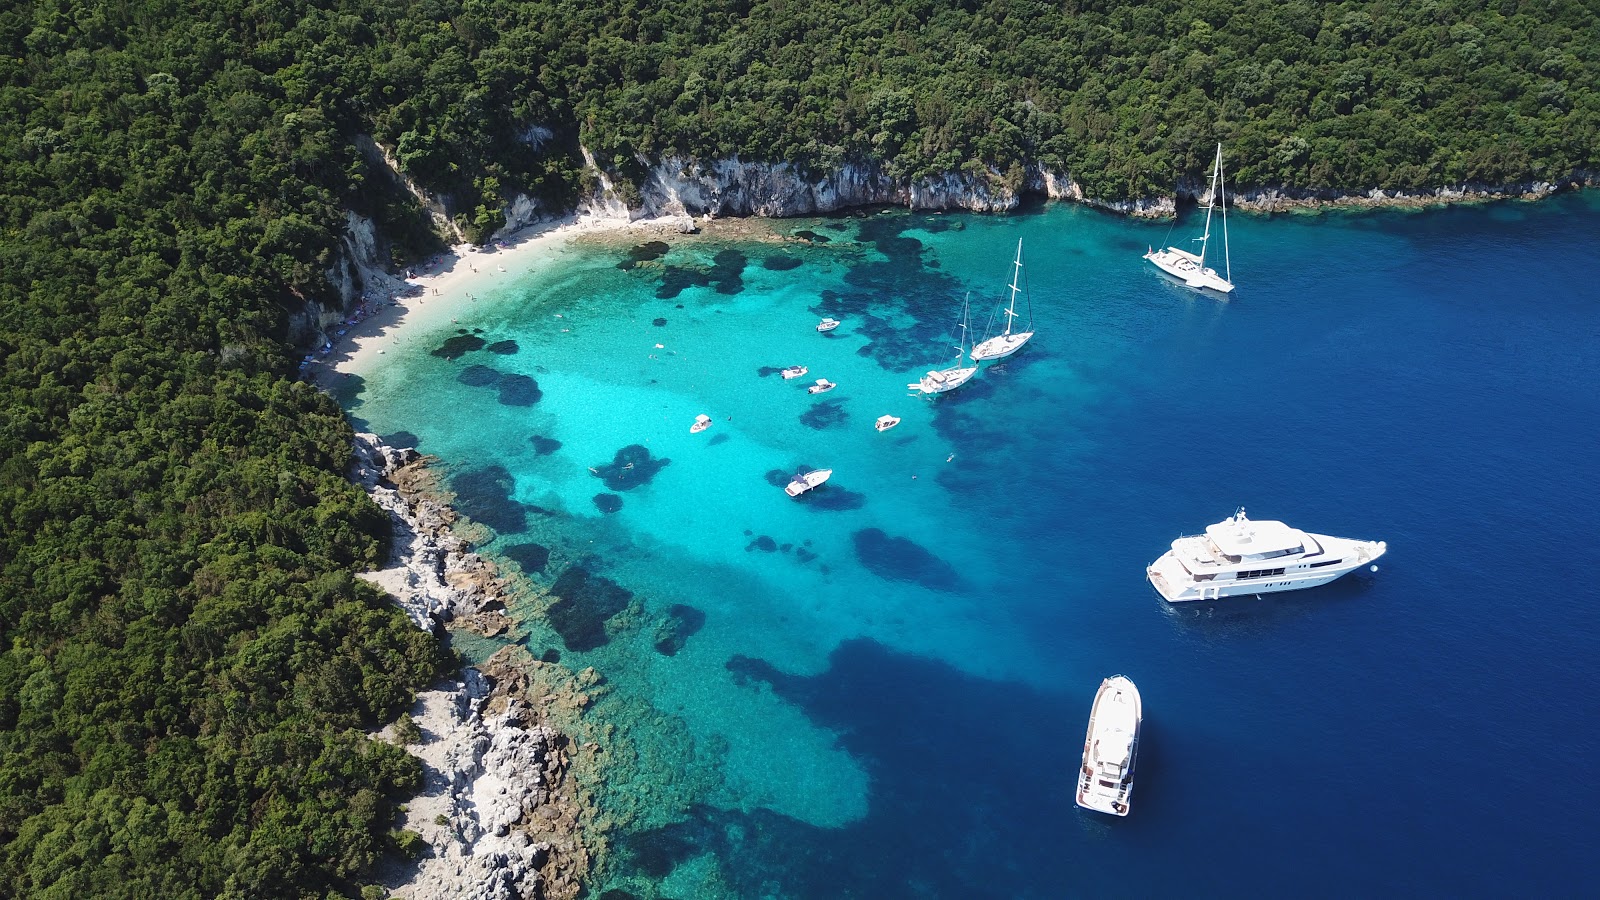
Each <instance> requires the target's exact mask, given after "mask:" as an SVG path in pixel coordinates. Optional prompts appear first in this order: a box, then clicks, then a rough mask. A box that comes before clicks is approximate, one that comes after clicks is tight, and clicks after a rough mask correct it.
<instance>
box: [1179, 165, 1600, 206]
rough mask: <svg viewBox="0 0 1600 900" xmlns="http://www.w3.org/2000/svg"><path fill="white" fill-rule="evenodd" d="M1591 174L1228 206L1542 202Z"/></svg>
mask: <svg viewBox="0 0 1600 900" xmlns="http://www.w3.org/2000/svg"><path fill="white" fill-rule="evenodd" d="M1596 183H1597V180H1596V177H1595V175H1594V173H1589V172H1580V173H1578V174H1576V175H1574V176H1573V177H1571V178H1568V179H1563V180H1559V181H1526V182H1518V183H1515V184H1502V185H1492V184H1480V183H1475V182H1467V183H1464V184H1458V185H1446V186H1444V187H1437V188H1430V189H1427V190H1420V191H1385V190H1381V189H1379V188H1372V189H1370V190H1366V191H1342V190H1336V189H1332V188H1327V189H1320V190H1318V189H1309V188H1290V187H1264V188H1248V189H1246V190H1242V191H1239V192H1238V193H1236V194H1235V193H1231V192H1230V196H1229V201H1230V205H1232V206H1236V207H1238V208H1240V209H1247V210H1250V211H1252V212H1286V211H1289V210H1294V209H1316V208H1321V207H1329V206H1332V207H1379V206H1438V205H1442V204H1446V203H1472V202H1478V201H1484V200H1542V199H1544V198H1545V197H1548V196H1550V195H1551V194H1554V193H1557V192H1558V191H1562V190H1570V189H1573V188H1578V187H1583V186H1586V185H1594V184H1596ZM1186 193H1188V195H1189V196H1192V197H1194V198H1196V199H1197V200H1201V199H1203V198H1204V197H1205V195H1206V194H1209V193H1210V190H1209V185H1206V186H1195V187H1193V188H1192V189H1191V190H1189V191H1187V192H1186Z"/></svg>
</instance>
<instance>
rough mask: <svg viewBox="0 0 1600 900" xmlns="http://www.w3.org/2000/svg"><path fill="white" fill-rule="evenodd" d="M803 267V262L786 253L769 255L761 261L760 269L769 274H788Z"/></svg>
mask: <svg viewBox="0 0 1600 900" xmlns="http://www.w3.org/2000/svg"><path fill="white" fill-rule="evenodd" d="M802 265H804V260H802V259H800V258H799V257H797V256H790V255H789V254H787V253H769V254H767V256H766V257H765V258H764V259H762V260H761V268H763V269H766V270H767V271H769V272H788V271H790V270H792V269H798V268H800V267H801V266H802Z"/></svg>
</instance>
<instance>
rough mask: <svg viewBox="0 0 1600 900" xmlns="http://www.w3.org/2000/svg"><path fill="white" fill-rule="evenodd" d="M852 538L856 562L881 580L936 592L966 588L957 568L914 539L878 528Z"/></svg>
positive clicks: (862, 531)
mask: <svg viewBox="0 0 1600 900" xmlns="http://www.w3.org/2000/svg"><path fill="white" fill-rule="evenodd" d="M851 537H852V539H853V541H854V543H855V550H856V559H858V560H860V561H861V565H863V566H865V567H866V569H867V571H869V572H871V573H872V574H874V575H877V576H878V577H879V578H885V579H888V580H890V581H910V582H914V583H916V584H920V585H922V586H923V587H925V588H929V589H930V590H935V591H957V590H960V589H961V587H962V579H961V576H960V575H959V574H958V573H957V572H956V570H955V568H954V567H953V566H951V565H950V564H949V563H947V562H945V561H944V560H942V559H940V558H939V557H937V556H934V555H933V554H932V553H930V552H928V550H927V548H925V547H923V546H922V545H921V544H918V543H917V542H915V541H913V540H910V539H908V538H903V537H894V536H892V535H889V534H885V533H884V532H883V531H882V530H881V529H877V528H865V529H862V530H861V531H858V532H856V533H855V534H854V535H852V536H851Z"/></svg>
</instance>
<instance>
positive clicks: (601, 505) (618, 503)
mask: <svg viewBox="0 0 1600 900" xmlns="http://www.w3.org/2000/svg"><path fill="white" fill-rule="evenodd" d="M594 508H595V509H598V510H600V511H601V512H603V513H605V514H606V515H608V516H609V515H611V514H612V513H614V512H616V511H617V510H619V509H621V508H622V498H621V497H618V496H617V495H616V494H595V495H594Z"/></svg>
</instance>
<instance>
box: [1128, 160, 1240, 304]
mask: <svg viewBox="0 0 1600 900" xmlns="http://www.w3.org/2000/svg"><path fill="white" fill-rule="evenodd" d="M1226 195H1227V182H1226V180H1225V179H1224V178H1223V177H1222V145H1221V144H1218V145H1217V161H1216V164H1215V165H1214V166H1212V169H1211V195H1210V197H1208V198H1207V201H1206V229H1205V231H1204V232H1203V233H1202V234H1201V235H1200V237H1198V238H1195V240H1197V241H1199V242H1200V252H1199V253H1198V254H1195V253H1190V252H1189V251H1188V250H1181V249H1179V248H1177V247H1168V248H1167V249H1165V250H1154V249H1152V250H1150V251H1149V252H1147V253H1145V255H1144V258H1145V259H1148V260H1150V262H1151V263H1153V264H1154V265H1155V267H1156V268H1158V269H1160V270H1161V271H1163V272H1165V273H1167V274H1168V275H1171V276H1172V277H1173V278H1176V279H1178V280H1179V281H1182V282H1183V283H1184V284H1186V285H1188V286H1189V287H1192V288H1205V289H1207V290H1213V291H1217V292H1219V293H1223V294H1226V293H1230V292H1231V291H1232V290H1233V261H1232V260H1231V259H1229V255H1228V204H1227V196H1226ZM1218 207H1221V208H1222V267H1223V271H1224V272H1226V273H1227V275H1226V277H1224V276H1222V275H1218V274H1217V270H1216V269H1213V268H1210V267H1208V266H1207V265H1206V248H1207V247H1208V246H1209V245H1210V243H1211V211H1212V210H1214V209H1216V208H1218Z"/></svg>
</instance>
